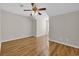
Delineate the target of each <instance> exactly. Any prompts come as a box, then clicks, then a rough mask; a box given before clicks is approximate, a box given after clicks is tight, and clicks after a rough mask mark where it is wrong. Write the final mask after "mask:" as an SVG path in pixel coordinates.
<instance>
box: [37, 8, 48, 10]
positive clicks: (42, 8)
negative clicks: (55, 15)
mask: <svg viewBox="0 0 79 59" xmlns="http://www.w3.org/2000/svg"><path fill="white" fill-rule="evenodd" d="M38 10H46V8H40V9H38Z"/></svg>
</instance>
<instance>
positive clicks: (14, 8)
mask: <svg viewBox="0 0 79 59" xmlns="http://www.w3.org/2000/svg"><path fill="white" fill-rule="evenodd" d="M21 4H23V7H20V5H21ZM0 5H1V8H2V9H3V10H5V11H8V12H11V13H15V14H19V15H23V16H29V15H30V14H31V11H23V10H24V9H31V5H30V3H3V4H0ZM37 6H38V7H39V8H40V7H46V8H47V10H46V13H47V14H48V15H49V16H55V15H60V14H64V13H69V12H74V11H79V4H78V3H37ZM43 14H45V12H43Z"/></svg>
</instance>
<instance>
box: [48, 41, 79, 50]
mask: <svg viewBox="0 0 79 59" xmlns="http://www.w3.org/2000/svg"><path fill="white" fill-rule="evenodd" d="M49 41H52V42H57V43H60V44H64V45H67V46H71V47H74V48H78V49H79V47H78V46H75V45H71V44H67V43H64V42H60V41H57V40H49Z"/></svg>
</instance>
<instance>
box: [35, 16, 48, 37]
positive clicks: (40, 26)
mask: <svg viewBox="0 0 79 59" xmlns="http://www.w3.org/2000/svg"><path fill="white" fill-rule="evenodd" d="M35 19H36V37H39V36H44V35H46V33H47V32H46V31H47V29H46V26H47V25H46V21H47V20H48V16H45V15H37V16H35Z"/></svg>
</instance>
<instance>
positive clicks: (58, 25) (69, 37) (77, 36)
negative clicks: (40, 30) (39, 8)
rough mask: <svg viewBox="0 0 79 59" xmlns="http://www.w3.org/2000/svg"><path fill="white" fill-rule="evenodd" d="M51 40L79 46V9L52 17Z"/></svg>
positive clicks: (50, 22)
mask: <svg viewBox="0 0 79 59" xmlns="http://www.w3.org/2000/svg"><path fill="white" fill-rule="evenodd" d="M49 24H50V25H49V27H50V28H49V36H50V40H54V41H57V42H62V43H64V44H68V45H72V46H75V47H79V11H77V12H71V13H67V14H63V15H58V16H53V17H50V21H49Z"/></svg>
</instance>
